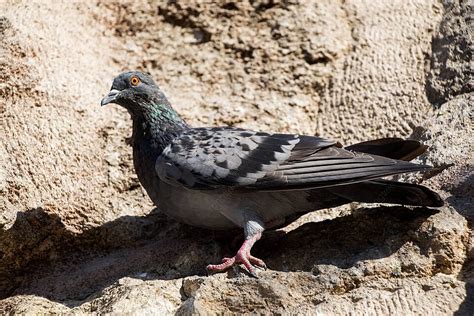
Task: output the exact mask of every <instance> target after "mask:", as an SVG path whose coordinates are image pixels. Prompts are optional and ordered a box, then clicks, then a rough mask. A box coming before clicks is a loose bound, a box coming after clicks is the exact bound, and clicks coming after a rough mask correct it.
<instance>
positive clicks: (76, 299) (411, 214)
mask: <svg viewBox="0 0 474 316" xmlns="http://www.w3.org/2000/svg"><path fill="white" fill-rule="evenodd" d="M434 213H435V212H434V211H433V210H429V209H426V208H416V209H414V210H410V209H407V208H404V207H377V208H371V209H363V210H359V211H356V212H354V213H353V214H352V215H349V216H345V217H341V218H337V219H334V220H327V221H323V222H318V223H307V224H304V225H302V226H300V227H298V228H297V229H295V230H293V231H291V232H289V233H287V234H285V233H283V232H281V231H274V232H268V233H267V234H266V235H265V236H264V238H262V240H261V241H260V242H259V243H257V244H256V247H255V254H256V255H259V256H261V257H262V258H263V259H264V260H266V262H267V264H268V265H269V267H270V268H271V269H274V270H280V271H296V270H303V271H310V270H311V269H312V268H313V266H314V265H316V264H331V265H336V266H338V267H343V268H346V267H350V266H352V265H354V264H355V263H356V262H358V261H359V260H365V259H377V258H383V257H387V256H390V255H391V254H393V253H394V252H396V251H397V250H398V249H399V248H400V247H401V246H402V245H403V244H404V243H406V242H408V241H410V240H411V239H412V238H413V232H414V231H416V230H417V228H418V227H419V226H420V225H421V224H422V223H423V222H424V221H425V220H426V219H427V218H428V217H429V216H430V215H432V214H434ZM238 233H239V231H231V232H215V231H209V230H204V229H199V228H194V227H189V226H186V225H181V224H179V223H176V222H174V221H171V220H168V219H167V218H166V217H165V216H164V215H162V214H161V213H160V212H159V211H157V210H156V209H155V210H154V211H152V212H151V213H150V214H149V215H147V216H143V217H140V216H124V217H120V218H118V219H116V220H114V221H111V222H108V223H106V224H104V225H102V226H99V227H94V228H91V229H89V230H87V231H85V232H83V233H81V234H75V233H73V232H71V231H70V230H69V229H68V228H67V227H66V226H65V225H64V223H63V222H62V221H61V219H60V218H59V217H58V216H57V215H56V214H54V213H51V212H49V211H48V210H45V209H41V208H38V209H33V210H29V211H26V212H21V213H19V214H18V217H17V220H16V222H15V224H14V225H13V226H12V227H11V228H10V229H8V230H6V231H3V232H1V235H0V245H1V247H2V248H1V249H2V259H1V260H2V261H1V263H0V268H1V270H0V272H1V276H0V286H1V295H2V296H3V297H8V296H10V295H17V294H34V295H37V296H42V297H46V298H48V299H50V300H54V301H58V302H62V303H63V304H67V305H68V306H70V307H72V306H77V305H80V304H81V303H82V302H81V301H83V300H86V299H87V298H89V296H90V295H92V294H94V293H97V292H99V291H101V290H102V289H104V288H105V287H108V286H110V285H111V284H114V283H115V282H116V281H117V280H119V279H120V278H123V277H125V276H129V277H135V278H140V279H176V278H182V277H186V276H190V275H203V274H205V266H206V264H207V263H214V262H218V261H219V260H220V258H221V255H223V254H225V253H232V252H233V251H235V250H236V249H230V248H229V247H228V245H230V244H231V241H232V239H233V238H234V237H235V234H238ZM421 248H422V247H421Z"/></svg>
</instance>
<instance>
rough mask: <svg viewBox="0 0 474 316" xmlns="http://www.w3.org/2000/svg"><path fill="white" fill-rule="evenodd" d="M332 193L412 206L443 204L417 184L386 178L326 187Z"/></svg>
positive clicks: (425, 188)
mask: <svg viewBox="0 0 474 316" xmlns="http://www.w3.org/2000/svg"><path fill="white" fill-rule="evenodd" d="M328 189H329V190H330V191H331V192H332V193H334V194H336V195H338V196H340V197H342V198H345V199H348V200H351V201H353V202H365V203H389V204H402V205H414V206H431V207H440V206H443V205H444V202H443V200H442V199H441V197H440V196H439V195H438V194H437V193H436V192H433V191H431V190H430V189H428V188H427V187H424V186H422V185H418V184H411V183H402V182H396V181H388V180H371V181H366V182H361V183H357V184H354V185H345V186H338V187H331V188H328Z"/></svg>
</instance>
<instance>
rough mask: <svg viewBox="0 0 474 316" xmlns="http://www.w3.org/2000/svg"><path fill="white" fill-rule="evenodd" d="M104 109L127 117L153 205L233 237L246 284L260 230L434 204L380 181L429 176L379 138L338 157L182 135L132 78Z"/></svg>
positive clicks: (393, 141) (235, 132) (301, 140)
mask: <svg viewBox="0 0 474 316" xmlns="http://www.w3.org/2000/svg"><path fill="white" fill-rule="evenodd" d="M110 102H114V103H118V104H120V105H122V106H124V107H125V108H126V109H127V110H128V111H129V112H130V114H131V116H132V119H133V154H134V166H135V169H136V172H137V175H138V178H139V180H140V182H141V183H142V185H143V187H144V188H145V190H146V191H147V193H148V194H149V196H150V198H151V199H152V200H153V202H154V203H155V204H156V205H157V206H158V207H159V208H160V209H162V210H163V211H164V212H165V213H166V214H168V215H169V216H171V217H174V218H176V219H177V220H179V221H182V222H184V223H187V224H190V225H195V226H201V227H206V228H211V229H226V228H231V227H242V228H243V229H244V232H245V236H246V239H247V240H251V241H252V242H251V243H249V244H246V243H244V245H243V246H242V248H241V250H240V251H239V253H238V254H237V256H236V257H235V258H234V259H235V262H241V263H243V264H244V265H245V266H246V268H247V269H248V270H249V272H251V273H252V274H254V271H253V265H259V263H261V261H258V260H259V259H257V258H253V257H252V256H251V255H250V248H251V246H252V245H253V243H254V242H255V241H256V240H258V238H260V235H261V233H262V232H263V230H264V229H266V228H274V227H278V226H281V225H284V224H285V223H288V222H289V221H292V220H294V219H296V218H297V217H299V216H301V215H303V214H305V213H307V212H310V211H315V210H318V209H322V208H328V207H334V206H338V205H342V204H345V203H350V202H353V201H360V202H380V203H396V204H407V205H424V206H441V205H442V204H443V203H442V201H441V199H440V198H439V196H438V195H437V194H436V193H434V192H432V191H431V190H429V189H427V188H425V187H422V186H419V185H413V184H404V183H398V182H391V181H386V180H380V178H381V177H385V176H389V175H394V174H399V173H404V172H413V171H421V170H425V169H427V168H429V166H424V165H417V164H413V163H410V162H408V161H405V160H410V159H412V158H414V157H416V156H418V155H419V154H421V153H423V152H424V151H425V150H426V146H424V145H421V144H420V143H419V142H416V141H405V140H402V139H398V138H388V139H382V140H376V141H369V142H364V143H360V144H356V145H352V146H349V147H347V148H346V149H344V148H342V146H341V144H339V143H337V142H335V141H331V140H328V139H324V138H321V137H312V136H303V135H291V134H269V133H262V132H254V131H248V130H244V129H240V128H232V127H213V128H192V127H190V126H188V125H187V124H186V123H185V122H184V121H183V120H182V119H181V118H180V117H179V115H178V114H177V113H176V112H175V111H174V110H173V109H172V107H171V105H170V104H169V102H168V101H167V100H166V98H165V96H164V94H163V93H162V92H161V91H160V90H159V88H158V87H157V86H156V84H155V83H154V82H153V80H152V79H151V78H150V77H149V76H147V75H145V74H142V73H140V72H128V73H123V74H121V75H120V76H118V77H117V78H116V79H115V80H114V83H113V85H112V89H111V92H110V93H109V95H108V96H107V97H105V98H104V99H103V100H102V104H103V105H104V104H107V103H110ZM244 246H245V247H244ZM251 263H253V265H252V264H251ZM232 264H233V263H232ZM230 265H231V264H227V263H225V262H224V263H223V264H221V265H215V266H209V267H210V268H209V269H211V270H217V271H221V270H223V269H224V268H228V266H230Z"/></svg>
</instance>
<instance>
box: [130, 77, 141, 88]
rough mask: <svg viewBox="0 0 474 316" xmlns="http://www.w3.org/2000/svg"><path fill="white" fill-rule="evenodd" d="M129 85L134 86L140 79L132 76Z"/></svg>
mask: <svg viewBox="0 0 474 316" xmlns="http://www.w3.org/2000/svg"><path fill="white" fill-rule="evenodd" d="M130 83H131V84H132V85H133V86H136V85H138V84H139V83H140V79H138V77H137V76H133V77H132V78H130Z"/></svg>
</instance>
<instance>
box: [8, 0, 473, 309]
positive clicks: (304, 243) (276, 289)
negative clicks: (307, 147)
mask: <svg viewBox="0 0 474 316" xmlns="http://www.w3.org/2000/svg"><path fill="white" fill-rule="evenodd" d="M469 8H470V7H469V5H468V3H467V2H463V1H461V2H458V1H451V2H449V3H448V2H447V3H446V4H444V5H443V4H441V3H438V2H435V1H385V2H374V1H340V2H339V1H329V0H328V1H305V2H300V1H268V0H262V1H238V2H237V1H236V2H231V1H225V2H222V3H218V4H211V3H205V2H202V1H177V2H170V3H167V2H162V1H151V2H150V1H148V2H145V1H133V2H130V1H112V2H111V1H106V2H103V3H93V2H87V3H85V2H84V3H62V4H56V3H52V2H51V3H48V2H45V3H41V4H39V3H31V2H30V1H4V2H1V3H0V126H1V130H2V133H0V144H1V146H0V297H1V298H3V300H1V301H0V313H1V314H5V313H22V314H38V313H50V312H54V313H66V314H67V313H70V314H94V313H95V314H107V313H119V314H137V315H138V314H139V315H142V314H150V315H151V314H153V315H154V314H173V313H178V314H189V313H196V314H199V313H200V314H208V313H228V312H232V313H255V312H258V313H271V312H274V313H307V314H314V313H321V314H348V313H355V314H362V313H369V314H370V313H373V314H409V313H415V314H446V313H448V314H449V313H453V312H455V311H458V312H459V314H470V313H473V311H474V302H473V298H474V285H473V284H474V283H473V282H474V281H473V280H474V266H473V262H474V260H473V257H474V251H473V250H472V249H473V245H474V243H473V239H472V238H473V237H472V227H473V222H474V213H473V210H474V207H473V206H474V203H473V195H474V194H473V191H472V188H473V187H474V185H473V181H474V180H473V179H474V178H473V160H472V152H473V140H472V126H473V125H472V103H473V97H474V96H473V92H472V71H470V64H469V62H470V61H471V60H472V46H473V44H472V34H471V33H472V27H470V26H469V23H470V19H469V12H470V10H469ZM129 69H139V70H143V71H147V72H150V73H151V74H152V75H153V77H154V78H155V79H156V81H157V82H158V84H159V85H160V86H161V87H162V88H163V90H164V91H165V92H166V93H167V95H168V96H169V99H170V100H171V102H172V103H173V104H174V105H175V107H176V108H177V109H178V111H179V112H180V113H182V115H183V116H184V117H185V118H186V119H187V120H188V121H189V122H190V123H191V124H193V125H222V124H230V125H235V126H242V127H246V128H252V129H260V130H273V131H280V132H287V131H291V132H300V133H306V134H312V135H314V134H320V135H324V136H326V137H331V138H336V139H338V140H340V141H343V142H346V143H349V142H353V141H360V140H366V139H371V138H375V137H382V136H404V137H406V136H410V135H411V137H413V138H417V139H421V140H423V141H424V142H426V143H427V144H428V145H430V146H431V148H430V150H429V151H428V152H427V153H426V154H425V155H423V156H422V157H420V158H419V160H420V162H424V163H428V164H432V165H434V166H436V167H440V170H438V171H437V172H433V173H431V174H426V175H424V176H421V175H416V176H404V177H403V179H405V180H406V181H417V182H423V183H424V184H426V185H428V186H430V187H432V188H434V189H436V190H438V191H439V192H440V194H441V195H442V196H443V197H444V198H445V199H446V201H447V206H445V207H443V208H441V209H440V210H438V211H436V210H428V209H422V208H414V209H407V208H405V207H401V206H396V207H386V206H373V205H363V206H361V205H351V206H349V207H345V208H340V209H337V210H323V211H321V212H317V213H311V214H308V215H306V216H304V217H302V218H301V219H299V220H298V221H297V222H295V223H293V224H292V225H291V226H290V227H287V228H285V229H282V230H278V231H274V232H268V233H267V234H266V236H265V237H264V238H263V239H262V240H261V241H260V242H259V243H257V245H256V247H255V251H254V252H255V254H256V255H258V256H260V257H262V258H263V259H264V260H265V261H266V262H267V264H268V265H269V267H270V269H269V270H268V271H265V272H264V271H262V272H260V274H259V275H260V278H259V279H250V278H248V277H247V276H246V275H245V274H243V273H241V271H240V270H239V269H234V270H231V271H229V272H228V273H226V274H220V275H213V276H209V277H208V276H205V271H204V267H205V265H206V264H207V263H210V262H216V261H217V260H219V259H220V257H221V255H223V254H230V253H232V252H233V251H235V246H236V245H232V243H231V241H232V239H233V237H234V235H235V234H236V232H213V231H206V230H201V229H197V228H193V227H188V226H184V225H181V224H179V223H175V222H172V221H170V220H168V219H166V218H165V217H164V216H163V215H162V214H160V213H159V212H158V211H157V210H153V206H152V204H151V203H150V201H149V200H148V198H147V197H146V195H145V194H144V192H143V191H142V189H141V188H140V185H139V183H138V180H137V178H136V176H135V174H134V171H133V168H132V164H131V148H130V147H129V145H128V144H127V137H128V136H129V135H130V133H131V130H130V126H131V124H130V120H129V118H128V114H127V113H125V112H124V111H123V110H122V109H119V108H118V107H114V106H110V107H105V108H100V106H99V102H100V99H101V97H102V96H103V95H104V94H105V93H107V91H108V89H109V87H110V85H111V82H112V79H113V77H114V76H115V75H117V74H118V73H119V72H121V71H123V70H129ZM436 173H437V174H436ZM237 233H238V232H237Z"/></svg>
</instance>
